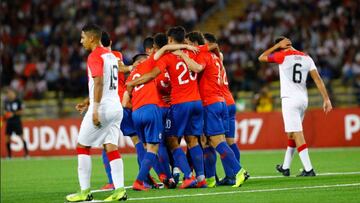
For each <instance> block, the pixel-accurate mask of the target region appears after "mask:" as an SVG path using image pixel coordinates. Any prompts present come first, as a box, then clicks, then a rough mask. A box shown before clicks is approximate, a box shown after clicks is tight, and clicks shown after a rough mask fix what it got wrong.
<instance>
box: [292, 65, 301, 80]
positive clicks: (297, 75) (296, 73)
mask: <svg viewBox="0 0 360 203" xmlns="http://www.w3.org/2000/svg"><path fill="white" fill-rule="evenodd" d="M301 66H302V65H301V64H300V63H295V64H294V66H293V81H294V83H301V79H302V75H301V71H300V70H296V68H297V67H299V68H301Z"/></svg>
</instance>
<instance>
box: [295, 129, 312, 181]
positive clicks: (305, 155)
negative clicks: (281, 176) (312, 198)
mask: <svg viewBox="0 0 360 203" xmlns="http://www.w3.org/2000/svg"><path fill="white" fill-rule="evenodd" d="M293 136H294V140H295V143H296V147H297V151H298V153H299V157H300V160H301V163H302V164H303V167H304V170H303V171H302V173H301V174H299V175H298V176H315V175H316V174H315V172H314V170H313V166H312V164H311V161H310V156H309V150H308V147H307V145H306V142H305V138H304V134H303V132H294V133H293Z"/></svg>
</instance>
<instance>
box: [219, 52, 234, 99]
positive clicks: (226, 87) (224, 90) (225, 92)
mask: <svg viewBox="0 0 360 203" xmlns="http://www.w3.org/2000/svg"><path fill="white" fill-rule="evenodd" d="M216 63H217V64H220V65H221V76H222V79H223V81H224V84H223V85H221V92H222V94H223V96H224V99H225V102H226V105H227V106H229V105H233V104H235V100H234V97H233V96H232V94H231V92H230V90H229V81H228V79H227V75H226V70H225V67H224V66H223V64H222V62H221V60H220V58H218V60H216Z"/></svg>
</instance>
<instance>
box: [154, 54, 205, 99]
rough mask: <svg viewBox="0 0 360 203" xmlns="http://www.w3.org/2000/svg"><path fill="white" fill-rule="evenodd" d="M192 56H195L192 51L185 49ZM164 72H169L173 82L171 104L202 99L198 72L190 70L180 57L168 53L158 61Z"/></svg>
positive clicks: (158, 65)
mask: <svg viewBox="0 0 360 203" xmlns="http://www.w3.org/2000/svg"><path fill="white" fill-rule="evenodd" d="M184 52H185V53H187V54H188V55H189V56H190V57H191V58H195V56H194V54H193V53H192V52H189V51H186V50H184ZM156 67H158V68H159V69H160V70H161V71H162V72H164V71H165V70H166V71H167V72H168V73H169V77H170V84H171V94H170V95H171V104H179V103H185V102H190V101H197V100H201V98H200V94H199V88H198V84H197V80H196V79H197V74H196V73H193V72H191V71H189V69H188V67H187V65H186V63H185V62H184V60H182V59H181V58H180V57H178V56H176V55H174V54H172V53H167V54H165V55H163V56H162V57H161V58H160V59H159V60H158V61H157V62H156Z"/></svg>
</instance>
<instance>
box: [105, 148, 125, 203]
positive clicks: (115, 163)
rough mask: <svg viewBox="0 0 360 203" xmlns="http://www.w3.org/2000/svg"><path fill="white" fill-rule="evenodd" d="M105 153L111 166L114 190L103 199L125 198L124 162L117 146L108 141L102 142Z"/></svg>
mask: <svg viewBox="0 0 360 203" xmlns="http://www.w3.org/2000/svg"><path fill="white" fill-rule="evenodd" d="M104 148H105V150H106V155H107V157H108V160H109V163H110V167H111V177H112V180H113V183H114V188H115V190H114V192H113V194H112V195H110V196H109V197H108V198H106V199H105V201H114V200H126V199H127V195H126V190H125V188H124V163H123V160H122V158H121V155H120V153H119V151H118V146H117V145H114V144H111V143H108V144H104Z"/></svg>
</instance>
